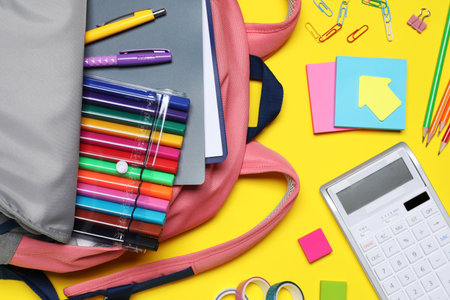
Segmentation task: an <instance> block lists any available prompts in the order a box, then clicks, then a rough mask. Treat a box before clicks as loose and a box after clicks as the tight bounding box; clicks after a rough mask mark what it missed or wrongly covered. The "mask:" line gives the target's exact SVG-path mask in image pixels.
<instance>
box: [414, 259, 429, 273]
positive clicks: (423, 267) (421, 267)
mask: <svg viewBox="0 0 450 300" xmlns="http://www.w3.org/2000/svg"><path fill="white" fill-rule="evenodd" d="M413 269H414V272H416V274H417V276H418V277H423V276H425V275H426V274H428V273H430V271H431V267H430V264H429V263H428V262H427V261H426V260H425V259H423V260H421V261H420V262H418V263H417V264H416V265H414V266H413Z"/></svg>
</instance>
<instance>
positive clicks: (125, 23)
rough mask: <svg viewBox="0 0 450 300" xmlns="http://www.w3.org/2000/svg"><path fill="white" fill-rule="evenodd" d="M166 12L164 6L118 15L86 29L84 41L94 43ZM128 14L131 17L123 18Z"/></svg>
mask: <svg viewBox="0 0 450 300" xmlns="http://www.w3.org/2000/svg"><path fill="white" fill-rule="evenodd" d="M165 14H166V10H165V9H164V8H161V9H158V10H155V11H152V10H151V9H144V10H139V11H135V12H133V13H130V14H126V15H123V16H120V17H117V18H115V19H112V20H110V21H108V22H106V23H105V24H103V25H102V26H99V27H97V28H94V29H91V30H89V31H86V35H85V37H84V43H85V44H89V43H92V42H94V41H97V40H100V39H103V38H105V37H107V36H110V35H113V34H116V33H119V32H121V31H124V30H127V29H130V28H132V27H135V26H138V25H141V24H143V23H146V22H150V21H153V20H154V19H156V18H158V17H161V16H164V15H165ZM126 16H130V17H128V18H125V19H122V18H123V17H126ZM116 20H117V21H116ZM114 21H115V22H114Z"/></svg>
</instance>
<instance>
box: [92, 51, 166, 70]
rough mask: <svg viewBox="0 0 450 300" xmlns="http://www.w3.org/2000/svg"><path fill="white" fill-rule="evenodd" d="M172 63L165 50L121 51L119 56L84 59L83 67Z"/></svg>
mask: <svg viewBox="0 0 450 300" xmlns="http://www.w3.org/2000/svg"><path fill="white" fill-rule="evenodd" d="M170 61H172V53H170V50H167V49H132V50H123V51H120V52H119V55H111V56H91V57H85V58H84V67H85V68H91V67H110V66H117V67H123V66H136V65H152V64H160V63H165V62H170Z"/></svg>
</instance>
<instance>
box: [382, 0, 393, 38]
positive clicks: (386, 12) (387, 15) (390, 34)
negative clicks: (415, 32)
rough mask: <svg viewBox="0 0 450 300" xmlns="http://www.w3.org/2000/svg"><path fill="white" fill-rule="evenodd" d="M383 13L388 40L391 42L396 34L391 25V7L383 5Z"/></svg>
mask: <svg viewBox="0 0 450 300" xmlns="http://www.w3.org/2000/svg"><path fill="white" fill-rule="evenodd" d="M381 13H382V15H383V21H384V27H385V29H386V38H387V40H388V41H389V42H392V40H393V39H394V33H393V32H392V24H391V10H390V8H389V5H388V4H387V1H386V3H381Z"/></svg>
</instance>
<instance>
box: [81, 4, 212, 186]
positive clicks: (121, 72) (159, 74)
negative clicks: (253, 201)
mask: <svg viewBox="0 0 450 300" xmlns="http://www.w3.org/2000/svg"><path fill="white" fill-rule="evenodd" d="M160 8H165V9H166V11H167V14H166V15H165V16H162V17H159V18H157V19H155V20H153V21H151V22H148V23H144V24H142V25H140V26H138V27H134V28H132V29H129V30H127V31H124V32H121V33H118V34H116V35H114V36H110V37H107V38H105V39H102V40H98V41H96V42H93V43H91V44H88V45H86V49H85V56H104V55H116V54H118V53H119V51H121V50H127V49H142V48H166V49H169V50H170V51H171V52H172V62H171V63H167V64H161V65H148V66H137V67H104V68H91V69H86V70H85V74H86V75H97V76H101V77H105V78H110V79H115V80H121V81H124V82H129V83H133V84H138V85H142V86H145V87H149V88H157V89H172V90H176V91H179V92H184V93H185V94H186V97H187V98H189V99H190V100H191V106H190V108H189V118H188V123H187V127H186V133H185V136H184V141H183V148H182V151H181V157H180V162H179V163H180V164H179V169H178V173H177V175H176V178H175V184H177V185H181V184H187V185H196V184H202V183H203V181H204V179H205V133H204V111H203V106H204V99H203V49H202V0H183V1H176V0H165V1H162V0H154V1H148V0H147V1H145V0H133V1H123V0H90V1H88V7H87V23H86V30H89V29H93V28H95V26H96V25H102V24H103V23H104V22H106V21H108V20H111V19H113V18H116V17H119V16H122V15H125V14H127V13H131V12H133V11H138V10H143V9H152V10H154V11H155V10H158V9H160Z"/></svg>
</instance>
